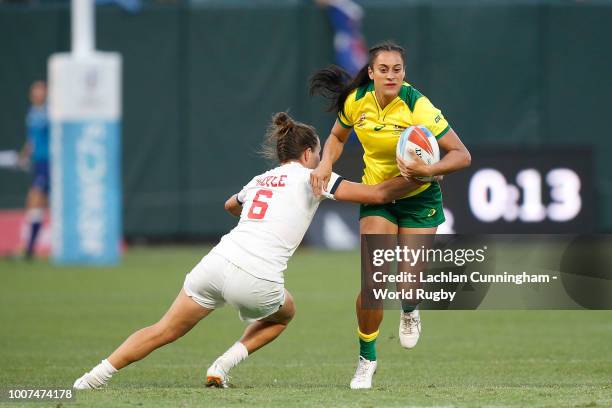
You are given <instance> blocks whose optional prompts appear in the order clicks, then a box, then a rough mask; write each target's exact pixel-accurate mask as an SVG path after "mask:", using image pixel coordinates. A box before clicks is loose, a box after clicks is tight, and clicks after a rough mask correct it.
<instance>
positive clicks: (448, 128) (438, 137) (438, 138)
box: [436, 125, 451, 140]
mask: <svg viewBox="0 0 612 408" xmlns="http://www.w3.org/2000/svg"><path fill="white" fill-rule="evenodd" d="M450 128H451V127H450V125H448V126H447V127H446V128H445V129H444V130H443V131H441V132H440V133H438V135H437V136H436V140H440V139H441V138H442V136H444V135H445V134H446V133H448V131H449V130H450Z"/></svg>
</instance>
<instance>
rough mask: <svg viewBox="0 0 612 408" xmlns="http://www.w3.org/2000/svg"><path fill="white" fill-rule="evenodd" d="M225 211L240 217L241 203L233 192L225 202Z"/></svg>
mask: <svg viewBox="0 0 612 408" xmlns="http://www.w3.org/2000/svg"><path fill="white" fill-rule="evenodd" d="M225 211H227V212H228V213H230V214H232V215H233V216H236V217H240V213H241V212H242V204H241V203H240V202H239V201H238V198H237V195H236V194H234V195H233V196H231V197H230V198H228V199H227V201H226V202H225Z"/></svg>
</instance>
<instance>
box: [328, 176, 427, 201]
mask: <svg viewBox="0 0 612 408" xmlns="http://www.w3.org/2000/svg"><path fill="white" fill-rule="evenodd" d="M422 184H423V183H421V182H419V181H416V180H414V179H405V178H404V177H394V178H392V179H390V180H386V181H383V182H382V183H380V184H376V185H374V186H369V185H367V184H360V183H353V182H351V181H347V180H342V181H341V182H340V185H339V186H338V188H336V191H335V192H334V198H335V199H336V200H339V201H350V202H353V203H361V204H384V203H388V202H391V201H393V200H398V199H400V198H402V197H404V196H405V195H406V194H408V193H409V192H411V191H413V190H416V189H417V188H419V187H420V186H421V185H422Z"/></svg>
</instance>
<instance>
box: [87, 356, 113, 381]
mask: <svg viewBox="0 0 612 408" xmlns="http://www.w3.org/2000/svg"><path fill="white" fill-rule="evenodd" d="M90 372H91V374H92V375H94V376H95V377H96V378H98V379H99V380H100V381H101V382H102V383H104V384H105V383H106V382H107V381H108V380H110V378H111V377H112V376H113V374H115V373H116V372H117V369H116V368H115V367H113V365H112V364H111V363H109V362H108V360H106V359H105V360H102V362H100V364H98V365H97V366H95V367H94V368H93V369H92V370H91V371H90Z"/></svg>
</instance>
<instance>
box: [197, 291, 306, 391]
mask: <svg viewBox="0 0 612 408" xmlns="http://www.w3.org/2000/svg"><path fill="white" fill-rule="evenodd" d="M294 315H295V304H294V303H293V296H291V293H289V291H288V290H287V289H285V303H284V304H283V305H282V306H281V308H280V309H279V310H278V311H277V312H276V313H274V314H272V315H270V316H268V317H266V318H263V319H261V320H257V321H255V322H253V323H251V324H249V325H248V326H247V328H246V330H245V331H244V333H243V335H242V337H241V338H240V340H239V341H237V342H236V343H234V345H233V346H232V347H230V348H229V349H228V350H227V351H226V352H225V353H224V354H223V355H222V356H221V357H219V358H218V359H216V360H215V362H214V363H213V364H212V365H211V366H210V367H209V368H208V370H207V372H206V386H207V387H219V388H226V387H228V373H229V371H230V370H231V369H232V368H234V367H235V366H236V365H238V364H239V363H240V362H241V361H243V360H244V359H246V358H247V357H248V356H249V355H250V354H253V353H254V352H255V351H257V350H259V349H260V348H262V347H263V346H265V345H266V344H268V343H270V342H272V341H273V340H274V339H276V338H277V337H278V336H279V335H280V334H281V333H282V332H283V331H284V330H285V329H286V328H287V325H289V322H290V321H291V319H293V316H294Z"/></svg>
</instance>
